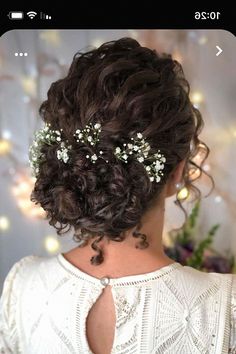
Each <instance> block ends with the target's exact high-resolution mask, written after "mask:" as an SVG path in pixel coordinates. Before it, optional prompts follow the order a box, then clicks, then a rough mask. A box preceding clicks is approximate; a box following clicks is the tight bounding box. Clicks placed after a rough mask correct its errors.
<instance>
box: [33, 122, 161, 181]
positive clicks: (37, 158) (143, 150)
mask: <svg viewBox="0 0 236 354" xmlns="http://www.w3.org/2000/svg"><path fill="white" fill-rule="evenodd" d="M61 131H62V129H60V131H59V130H52V129H51V128H50V123H46V124H45V127H44V128H43V129H40V130H39V131H37V132H36V133H35V139H34V141H33V143H32V145H31V146H30V148H29V161H30V167H31V169H32V170H33V174H34V176H37V174H38V173H39V163H40V162H41V161H42V160H43V158H44V156H43V154H42V153H41V147H42V145H43V144H45V143H46V144H49V145H52V144H55V143H57V144H59V147H58V149H57V159H58V160H61V161H63V162H64V163H67V162H68V161H69V151H70V150H71V148H72V146H71V145H69V146H68V144H66V143H65V142H64V141H62V138H61ZM100 132H101V124H100V123H96V124H94V125H93V124H92V123H89V124H87V125H86V126H85V128H84V129H77V130H76V132H75V134H73V136H74V137H75V139H76V141H77V142H82V143H84V144H88V145H91V146H93V147H94V146H95V145H96V143H97V142H98V141H99V133H100ZM66 141H67V142H68V140H66ZM150 149H151V147H150V145H149V143H148V142H146V141H145V139H144V138H143V135H142V133H140V132H139V133H137V136H136V137H135V138H134V137H132V138H131V141H130V143H124V144H123V148H121V147H119V146H116V147H115V149H114V155H115V156H116V157H117V158H118V159H119V160H121V161H123V162H125V163H127V162H128V159H129V157H130V156H131V155H132V156H133V157H134V158H135V159H136V160H137V161H138V162H140V163H142V164H143V165H144V168H145V169H146V171H147V173H148V175H149V178H150V181H151V182H153V181H154V180H155V182H157V183H158V182H160V180H161V176H163V171H162V170H163V169H164V163H165V162H166V158H165V156H164V155H163V154H161V152H160V150H158V151H157V152H156V153H155V154H152V155H150V154H149V153H150ZM101 155H103V151H102V150H100V151H99V154H98V155H97V154H96V153H93V154H92V155H91V156H90V155H89V154H87V155H86V158H87V159H90V161H91V162H92V163H95V162H96V160H97V159H98V158H102V159H103V160H105V159H104V158H103V157H102V156H101ZM105 161H106V162H107V163H108V160H105Z"/></svg>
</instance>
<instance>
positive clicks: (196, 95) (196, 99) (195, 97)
mask: <svg viewBox="0 0 236 354" xmlns="http://www.w3.org/2000/svg"><path fill="white" fill-rule="evenodd" d="M190 98H191V101H192V102H193V103H194V104H196V105H199V104H200V103H202V102H203V101H204V96H203V94H202V93H201V92H200V91H194V92H193V93H192V94H191V95H190Z"/></svg>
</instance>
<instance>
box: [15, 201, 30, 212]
mask: <svg viewBox="0 0 236 354" xmlns="http://www.w3.org/2000/svg"><path fill="white" fill-rule="evenodd" d="M17 204H18V206H19V207H20V208H21V209H22V210H30V208H32V202H31V201H30V200H24V199H20V200H18V202H17Z"/></svg>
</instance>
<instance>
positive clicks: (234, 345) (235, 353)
mask: <svg viewBox="0 0 236 354" xmlns="http://www.w3.org/2000/svg"><path fill="white" fill-rule="evenodd" d="M229 354H236V275H233V282H232V298H231V323H230V346H229Z"/></svg>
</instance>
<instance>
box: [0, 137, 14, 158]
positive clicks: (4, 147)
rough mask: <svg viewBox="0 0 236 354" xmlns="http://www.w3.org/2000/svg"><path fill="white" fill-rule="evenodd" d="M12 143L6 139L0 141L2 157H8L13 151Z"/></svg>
mask: <svg viewBox="0 0 236 354" xmlns="http://www.w3.org/2000/svg"><path fill="white" fill-rule="evenodd" d="M11 147H12V145H11V142H10V141H8V140H6V139H0V155H2V156H3V155H6V154H8V153H9V152H10V151H11Z"/></svg>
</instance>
